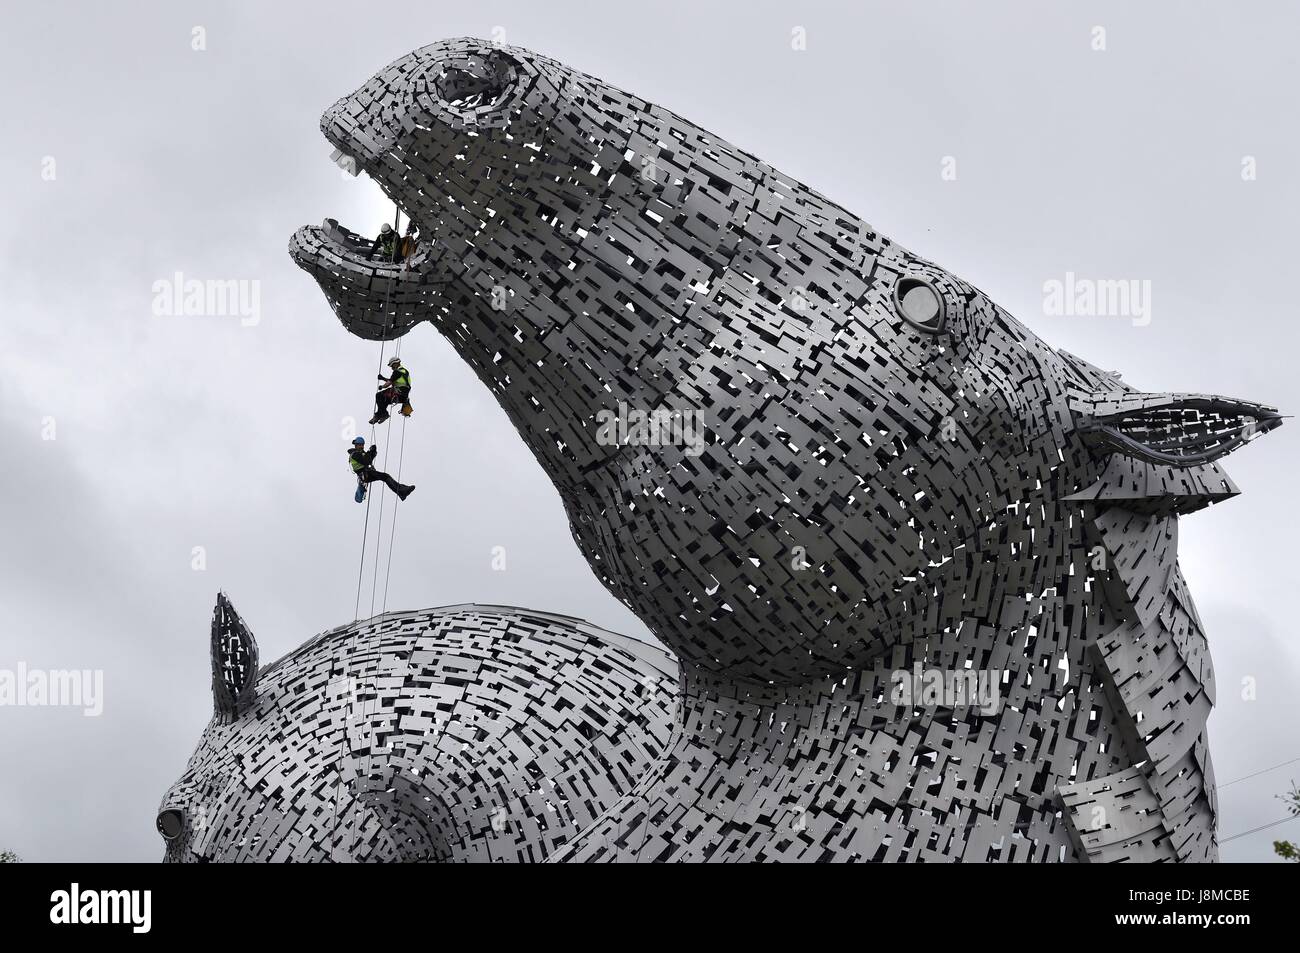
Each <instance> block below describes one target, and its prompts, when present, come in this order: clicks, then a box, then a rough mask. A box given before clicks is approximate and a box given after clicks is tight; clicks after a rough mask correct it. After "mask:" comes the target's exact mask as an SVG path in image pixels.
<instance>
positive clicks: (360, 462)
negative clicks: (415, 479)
mask: <svg viewBox="0 0 1300 953" xmlns="http://www.w3.org/2000/svg"><path fill="white" fill-rule="evenodd" d="M378 453H379V448H378V447H375V446H374V445H371V447H370V449H369V450H367V449H366V441H365V438H364V437H357V438H356V439H354V440H353V441H352V448H351V449H350V450H348V462H350V463H351V464H352V472H353V473H355V474H356V475H357V493H356V497H355V499H356V501H357V502H358V503H360V502H361V501H362V500H364V499H365V498H366V487H367V486H368V485H369V484H371V483H374V482H375V481H376V480H379V481H381V482H383V483H384V484H385V485H387V487H388V488H389V489H390V490H392V491H393V492H394V493H396V494H397V498H398V499H399V500H404V499H406V498H407V497H408V496H410V495H411V494H412V493H414V492H415V487H413V486H406V485H405V484H403V483H398V482H397V481H396V480H394V479H393V478H392V477H391V476H389V475H388V474H387V473H384V472H383V471H382V470H376V469H375V468H374V462H375V456H376V454H378Z"/></svg>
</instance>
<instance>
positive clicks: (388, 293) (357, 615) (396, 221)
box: [352, 209, 405, 622]
mask: <svg viewBox="0 0 1300 953" xmlns="http://www.w3.org/2000/svg"><path fill="white" fill-rule="evenodd" d="M401 222H402V213H401V210H400V209H398V210H396V211H394V213H393V257H392V262H391V263H392V264H396V263H397V250H398V247H399V243H400V242H401V232H400V231H399V228H400V226H401ZM396 284H397V277H396V276H393V278H392V279H390V280H389V282H388V288H387V290H385V292H384V306H383V309H382V311H381V312H380V313H381V314H382V315H383V317H384V322H385V324H387V319H388V306H389V304H390V302H391V301H392V295H393V286H394V285H396ZM394 323H396V322H394ZM387 346H388V342H387V341H386V340H384V339H383V338H381V339H380V341H379V373H380V374H381V375H382V374H383V372H384V351H385V350H386V349H387ZM395 347H396V350H395V353H397V354H398V355H399V356H400V351H401V339H400V338H399V339H398V342H397V345H396V346H395ZM377 427H378V425H377V424H371V425H370V445H371V446H372V447H373V446H374V445H375V443H376V442H377V440H378V430H377ZM403 436H405V434H403ZM388 451H389V446H388V444H385V445H384V463H383V467H384V472H385V473H386V472H388ZM372 485H373V484H369V485H366V518H365V521H364V523H363V525H362V529H361V565H360V566H359V567H358V569H357V597H356V603H355V606H354V608H353V614H352V621H353V622H357V621H360V619H361V587H362V584H363V581H364V579H365V571H366V543H367V542H368V540H369V536H370V502H371V496H372V494H371V492H370V487H371V486H372ZM383 532H384V501H383V499H382V498H381V499H380V501H379V525H378V527H377V528H376V530H375V564H374V571H373V572H372V574H371V583H370V615H371V616H373V615H374V614H375V589H376V587H377V584H378V572H379V546H380V542H381V541H382V537H383ZM390 548H391V543H390ZM390 566H391V561H390ZM387 587H388V578H387V576H386V575H385V578H384V588H385V591H386V590H387Z"/></svg>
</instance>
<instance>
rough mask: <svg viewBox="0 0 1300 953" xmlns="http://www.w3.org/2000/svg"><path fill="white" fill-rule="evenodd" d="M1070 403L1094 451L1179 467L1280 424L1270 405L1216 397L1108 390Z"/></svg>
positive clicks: (1213, 456) (1204, 459) (1078, 428)
mask: <svg viewBox="0 0 1300 953" xmlns="http://www.w3.org/2000/svg"><path fill="white" fill-rule="evenodd" d="M1071 405H1072V409H1073V411H1074V414H1075V420H1076V427H1075V429H1076V431H1077V432H1078V433H1079V435H1080V436H1081V437H1082V438H1083V441H1084V443H1085V444H1086V445H1087V446H1089V447H1090V448H1091V449H1093V450H1094V451H1096V452H1098V453H1102V454H1106V453H1117V454H1122V455H1124V456H1126V457H1131V458H1132V459H1134V460H1139V461H1142V462H1143V463H1153V464H1159V465H1162V466H1169V467H1179V468H1182V467H1195V466H1200V465H1202V464H1206V463H1211V462H1213V461H1215V460H1217V459H1219V458H1220V457H1223V456H1226V455H1227V454H1229V453H1231V452H1232V451H1233V450H1236V449H1237V448H1238V447H1240V446H1241V445H1242V444H1244V443H1247V442H1249V441H1250V440H1253V439H1254V438H1255V437H1257V436H1259V435H1260V434H1263V433H1267V432H1268V431H1270V430H1272V429H1274V428H1275V427H1278V426H1280V425H1281V423H1282V417H1281V415H1280V414H1279V413H1278V412H1277V410H1276V409H1274V408H1272V407H1265V406H1264V405H1262V404H1253V403H1249V402H1247V401H1243V400H1231V399H1229V398H1227V397H1216V396H1215V395H1213V394H1144V393H1140V392H1137V391H1107V392H1102V393H1098V394H1082V395H1075V396H1074V398H1073V399H1072V401H1071Z"/></svg>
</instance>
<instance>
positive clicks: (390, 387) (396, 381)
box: [370, 357, 412, 424]
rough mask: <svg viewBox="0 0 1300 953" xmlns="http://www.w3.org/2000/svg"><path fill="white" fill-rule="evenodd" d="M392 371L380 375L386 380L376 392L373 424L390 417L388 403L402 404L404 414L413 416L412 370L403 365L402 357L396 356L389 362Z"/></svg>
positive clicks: (371, 419)
mask: <svg viewBox="0 0 1300 953" xmlns="http://www.w3.org/2000/svg"><path fill="white" fill-rule="evenodd" d="M388 366H389V368H390V370H391V373H390V374H389V375H388V376H387V377H385V376H384V375H383V374H379V375H378V377H379V379H380V380H381V381H383V382H384V386H383V387H381V388H379V393H377V394H375V415H374V416H373V417H371V418H370V422H371V423H372V424H382V423H383V422H384V421H385V420H387V419H388V405H389V404H401V405H402V411H401V412H402V416H403V417H409V416H411V413H412V411H411V372H410V371H408V370H407V369H406V368H405V367H403V366H402V359H401V358H400V357H395V358H393V359H392V360H391V361H389V362H388Z"/></svg>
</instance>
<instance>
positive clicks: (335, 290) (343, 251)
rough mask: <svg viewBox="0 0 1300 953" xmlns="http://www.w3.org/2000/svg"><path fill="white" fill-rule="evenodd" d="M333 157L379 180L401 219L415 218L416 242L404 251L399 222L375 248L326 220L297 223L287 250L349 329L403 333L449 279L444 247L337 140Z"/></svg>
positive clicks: (389, 335) (385, 336) (377, 336)
mask: <svg viewBox="0 0 1300 953" xmlns="http://www.w3.org/2000/svg"><path fill="white" fill-rule="evenodd" d="M332 144H334V143H332ZM331 158H332V159H333V160H334V161H335V163H336V164H338V165H339V166H340V168H342V169H344V170H345V171H347V172H349V173H350V174H351V175H353V176H356V175H358V174H360V173H362V172H365V173H366V174H367V176H368V177H369V178H371V179H372V180H373V181H374V182H375V183H376V184H378V185H379V187H380V188H381V189H382V190H383V191H384V194H385V195H386V196H387V197H388V199H389V201H392V202H393V204H394V205H396V206H397V209H398V211H399V213H400V217H401V220H403V221H406V222H411V223H414V225H415V227H416V229H417V236H418V237H417V238H416V240H415V242H414V246H415V247H414V249H413V250H410V249H406V251H407V254H405V255H403V254H402V250H403V247H402V246H403V239H404V235H403V234H402V233H403V232H404V231H405V229H404V228H403V227H402V226H401V224H400V222H399V224H398V226H397V227H396V228H395V229H394V230H393V232H392V233H391V237H390V242H391V244H388V245H387V247H385V244H384V243H380V245H379V247H376V243H375V241H374V240H373V237H367V236H364V235H361V234H360V233H358V232H354V231H352V230H351V229H349V228H347V227H345V226H343V225H340V224H339V223H338V221H337V220H336V219H333V218H327V219H325V220H324V221H323V222H322V223H321V224H320V225H305V226H303V227H302V228H299V229H298V230H297V231H296V232H295V233H294V235H293V237H292V238H291V239H290V240H289V254H290V255H291V256H292V257H293V259H294V261H295V262H297V264H298V266H299V267H300V268H302V269H304V270H305V271H307V272H309V273H310V274H311V275H312V277H314V278H315V279H316V281H317V283H319V284H320V286H321V290H322V291H324V292H325V297H326V298H327V299H328V301H329V303H330V307H331V308H333V310H334V313H335V314H336V315H337V316H338V318H339V320H340V321H341V322H342V323H343V326H344V327H345V328H346V329H347V330H348V331H349V332H350V333H352V334H355V335H357V336H358V337H362V338H366V339H369V340H392V339H393V338H397V337H401V336H402V335H403V334H405V333H406V332H407V331H408V330H410V328H411V327H413V326H414V325H415V324H417V323H419V321H420V320H422V319H424V318H426V317H429V316H430V313H431V312H430V308H429V305H430V304H431V303H432V302H433V301H435V300H436V298H437V295H438V293H439V291H440V290H441V289H442V288H443V287H444V286H445V285H446V284H447V282H448V281H449V280H450V278H451V275H450V274H448V273H446V272H445V270H444V268H443V263H444V258H445V255H444V253H445V251H446V246H445V245H444V244H443V243H442V242H440V241H439V240H438V236H437V234H436V231H435V230H434V229H432V228H429V227H427V226H426V224H425V223H424V222H422V221H421V219H420V218H419V216H417V215H412V214H411V210H409V209H407V208H405V207H403V206H402V205H401V204H400V203H399V202H397V201H396V200H395V199H394V197H393V195H392V194H391V192H390V190H389V189H387V188H385V185H384V180H383V177H382V176H381V175H372V174H371V173H370V172H369V170H367V168H366V167H365V165H364V164H363V163H362V162H361V160H359V159H358V158H356V157H355V156H353V155H352V154H351V153H349V152H348V151H346V150H345V149H344V148H342V147H341V146H340V145H338V144H335V148H334V152H333V154H332V155H331Z"/></svg>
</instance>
